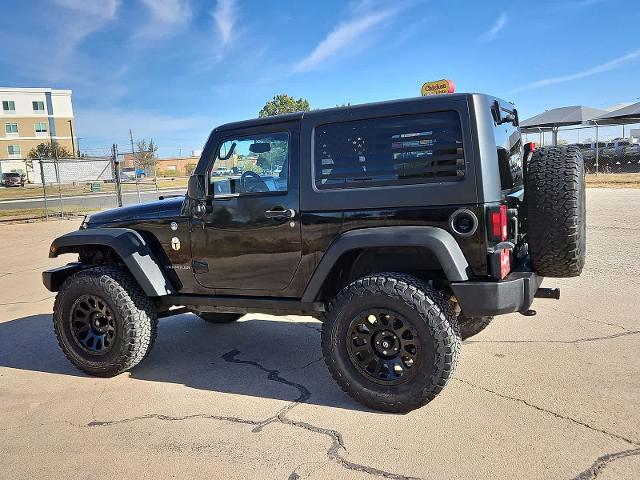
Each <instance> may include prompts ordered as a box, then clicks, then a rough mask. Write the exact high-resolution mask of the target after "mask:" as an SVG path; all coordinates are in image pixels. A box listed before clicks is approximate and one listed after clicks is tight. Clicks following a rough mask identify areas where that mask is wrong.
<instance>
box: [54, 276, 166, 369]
mask: <svg viewBox="0 0 640 480" xmlns="http://www.w3.org/2000/svg"><path fill="white" fill-rule="evenodd" d="M157 325H158V320H157V313H156V310H155V307H154V305H153V304H152V303H151V301H150V300H149V298H148V297H147V296H146V295H145V293H144V292H143V291H142V289H141V288H140V286H139V285H138V283H137V282H136V281H135V280H134V279H133V278H132V277H131V275H130V274H129V273H128V272H126V271H124V270H122V269H120V268H117V267H106V266H105V267H96V268H89V269H86V270H82V271H80V272H78V273H76V274H74V275H72V276H71V277H69V278H68V279H67V280H66V281H65V282H64V283H63V285H62V287H60V291H59V292H58V295H57V296H56V300H55V303H54V306H53V328H54V331H55V334H56V337H57V338H58V343H59V344H60V347H61V348H62V351H63V352H64V354H65V355H66V357H67V358H68V359H69V361H71V363H72V364H73V365H75V366H76V367H77V368H78V369H80V370H82V371H83V372H86V373H88V374H89V375H94V376H98V377H113V376H115V375H118V374H119V373H122V372H124V371H126V370H129V369H131V368H133V367H135V366H136V365H137V364H138V363H140V362H141V361H142V360H144V358H145V357H146V356H147V355H148V354H149V352H150V351H151V348H152V346H153V343H154V341H155V338H156V334H157Z"/></svg>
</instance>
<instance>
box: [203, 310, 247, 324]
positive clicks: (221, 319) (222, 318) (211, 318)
mask: <svg viewBox="0 0 640 480" xmlns="http://www.w3.org/2000/svg"><path fill="white" fill-rule="evenodd" d="M196 315H198V316H199V317H200V318H201V319H202V320H204V321H205V322H207V323H231V322H235V321H236V320H238V319H240V318H242V314H241V313H212V312H198V313H196Z"/></svg>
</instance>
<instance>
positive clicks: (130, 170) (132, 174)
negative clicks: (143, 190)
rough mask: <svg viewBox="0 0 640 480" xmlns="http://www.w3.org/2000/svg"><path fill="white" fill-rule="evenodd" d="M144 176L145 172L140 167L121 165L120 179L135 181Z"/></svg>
mask: <svg viewBox="0 0 640 480" xmlns="http://www.w3.org/2000/svg"><path fill="white" fill-rule="evenodd" d="M146 176H147V175H146V172H145V171H144V170H143V169H141V168H134V167H123V168H122V169H121V170H120V180H123V181H125V182H127V181H135V180H136V179H141V178H145V177H146Z"/></svg>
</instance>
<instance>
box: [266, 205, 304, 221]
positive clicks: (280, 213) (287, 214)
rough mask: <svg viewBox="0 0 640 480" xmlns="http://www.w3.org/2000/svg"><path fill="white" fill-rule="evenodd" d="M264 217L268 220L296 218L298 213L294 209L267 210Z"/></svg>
mask: <svg viewBox="0 0 640 480" xmlns="http://www.w3.org/2000/svg"><path fill="white" fill-rule="evenodd" d="M264 216H265V217H267V218H273V219H278V218H294V217H295V216H296V211H295V210H294V209H293V208H287V209H286V210H285V209H280V210H267V211H266V212H264Z"/></svg>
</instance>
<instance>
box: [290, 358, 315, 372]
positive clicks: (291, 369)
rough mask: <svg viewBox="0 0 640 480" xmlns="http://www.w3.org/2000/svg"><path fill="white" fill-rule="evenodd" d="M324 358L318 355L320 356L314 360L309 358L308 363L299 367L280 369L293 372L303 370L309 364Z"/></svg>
mask: <svg viewBox="0 0 640 480" xmlns="http://www.w3.org/2000/svg"><path fill="white" fill-rule="evenodd" d="M323 359H324V357H320V358H316V359H315V360H311V361H310V362H309V363H305V364H304V365H303V366H301V367H293V368H287V369H285V370H282V371H283V372H294V371H296V370H304V369H305V368H307V367H310V366H311V365H314V364H316V363H318V362H321V361H322V360H323Z"/></svg>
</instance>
